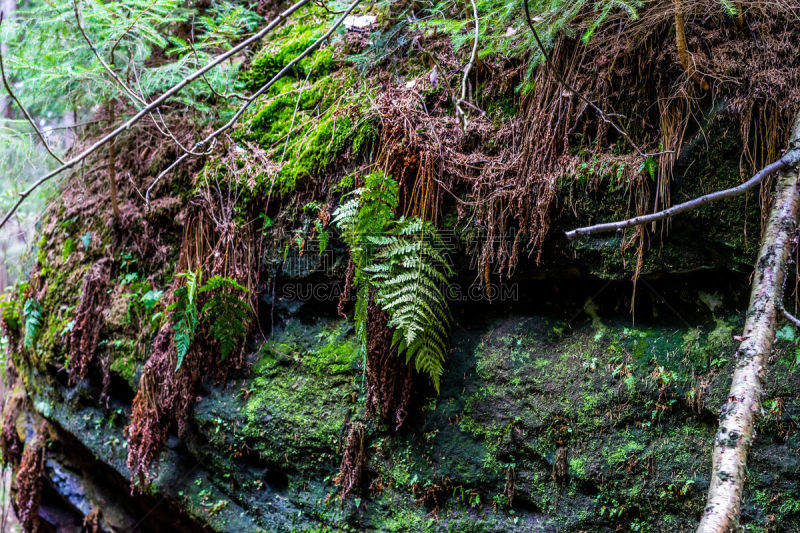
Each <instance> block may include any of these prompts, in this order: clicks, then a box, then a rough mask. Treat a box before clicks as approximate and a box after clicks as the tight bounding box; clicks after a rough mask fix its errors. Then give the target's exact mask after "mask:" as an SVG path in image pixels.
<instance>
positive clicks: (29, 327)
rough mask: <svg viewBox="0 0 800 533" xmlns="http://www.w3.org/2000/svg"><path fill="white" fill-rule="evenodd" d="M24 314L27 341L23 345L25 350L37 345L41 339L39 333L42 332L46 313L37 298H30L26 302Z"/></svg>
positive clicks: (23, 309)
mask: <svg viewBox="0 0 800 533" xmlns="http://www.w3.org/2000/svg"><path fill="white" fill-rule="evenodd" d="M22 314H23V315H24V317H25V339H24V341H23V343H24V346H25V348H28V349H30V348H33V346H34V345H35V344H36V339H38V338H39V333H40V332H41V331H42V323H43V322H44V311H43V310H42V305H41V304H40V303H39V302H38V301H36V299H35V298H28V299H27V300H25V305H24V306H23V308H22Z"/></svg>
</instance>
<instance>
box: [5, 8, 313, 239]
mask: <svg viewBox="0 0 800 533" xmlns="http://www.w3.org/2000/svg"><path fill="white" fill-rule="evenodd" d="M308 2H310V0H298V1H297V3H295V4H293V5H292V6H290V7H289V8H287V9H286V10H285V11H283V12H282V13H281V14H280V15H278V16H277V17H275V18H274V19H273V20H272V22H270V23H269V24H268V25H266V26H265V27H264V28H262V29H261V30H260V31H259V32H258V33H255V34H254V35H252V36H250V37H248V38H247V39H245V40H244V41H242V42H241V43H239V44H238V45H236V46H234V47H233V48H231V49H230V50H228V51H227V52H224V53H222V54H220V55H218V56H217V57H215V58H214V59H213V60H212V61H210V62H209V63H207V64H206V65H205V66H204V67H203V68H200V69H198V70H196V71H194V72H193V73H191V74H190V75H188V76H187V77H185V78H183V79H182V80H181V81H180V82H178V83H177V84H175V85H173V86H172V88H170V89H168V90H167V91H165V92H164V93H163V94H162V95H161V96H159V97H158V98H156V99H155V100H153V101H152V102H151V103H150V104H148V105H147V106H145V107H144V108H142V109H141V110H140V111H139V112H137V113H136V114H135V115H133V116H132V117H131V118H129V119H128V120H126V121H125V122H123V123H122V124H120V125H119V126H118V127H117V128H116V129H114V130H113V131H111V132H109V133H108V134H106V135H105V136H103V137H102V138H101V139H99V140H98V141H97V142H95V143H94V144H93V145H91V146H90V147H89V148H87V149H86V150H84V151H83V152H81V153H79V154H78V155H76V156H75V157H73V158H72V159H70V160H69V161H66V162H64V164H62V165H61V166H60V167H58V168H56V169H54V170H52V171H50V172H48V173H47V174H45V175H44V176H42V177H41V178H39V179H38V180H37V181H36V182H34V183H33V185H31V186H30V187H28V188H27V189H26V190H25V191H23V192H21V193H20V195H19V198H17V201H16V203H15V204H14V205H13V206H12V207H11V209H9V210H8V211H7V212H6V214H5V215H4V216H3V219H2V220H0V228H2V227H3V226H5V225H6V223H7V222H8V220H9V219H10V218H11V215H13V214H14V212H15V211H16V210H17V209H18V208H19V206H20V205H21V204H22V202H23V201H25V199H26V198H27V197H28V196H30V195H31V193H32V192H33V191H35V190H36V189H37V188H39V187H40V186H41V185H42V184H43V183H45V182H47V181H48V180H50V179H52V178H53V177H55V176H58V175H59V174H61V173H62V172H64V171H65V170H69V169H71V168H72V167H74V166H75V165H77V164H78V163H80V162H82V161H83V160H85V159H86V158H87V157H89V156H90V155H92V154H93V153H95V152H96V151H98V150H99V149H100V148H102V147H103V146H104V145H105V144H106V143H108V142H109V141H111V140H113V139H115V138H116V137H117V136H118V135H120V134H121V133H122V132H124V131H126V130H127V129H129V128H130V127H131V126H133V125H134V124H136V123H137V122H139V121H140V120H141V119H142V118H143V117H144V116H145V115H147V114H148V113H150V112H151V111H153V110H154V109H156V108H158V107H160V106H161V105H162V104H163V103H164V102H166V101H167V100H169V99H170V98H171V97H173V96H175V95H176V94H177V93H178V92H180V91H181V89H183V88H184V87H186V86H187V85H189V84H190V83H192V82H194V81H196V80H197V79H198V78H200V77H201V76H202V75H203V74H205V73H206V72H208V71H209V70H211V69H212V68H214V67H216V66H217V65H219V64H220V63H222V62H223V61H225V60H226V59H228V58H230V57H232V56H233V55H235V54H237V53H238V52H240V51H241V50H243V49H244V48H246V47H248V46H249V45H251V44H253V43H254V42H256V41H258V40H259V39H261V38H262V37H263V36H264V35H266V34H267V33H269V32H270V31H271V30H273V29H274V28H275V27H276V26H278V25H279V24H281V23H282V22H283V21H285V20H286V19H287V18H288V17H289V16H291V15H292V14H293V13H294V12H295V11H297V10H298V9H300V8H301V7H303V6H304V5H306V4H307V3H308Z"/></svg>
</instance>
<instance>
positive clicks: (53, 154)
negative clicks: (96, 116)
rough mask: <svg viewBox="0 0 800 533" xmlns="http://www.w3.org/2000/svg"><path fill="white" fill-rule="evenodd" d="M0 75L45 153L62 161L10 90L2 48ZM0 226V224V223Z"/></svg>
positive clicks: (1, 21)
mask: <svg viewBox="0 0 800 533" xmlns="http://www.w3.org/2000/svg"><path fill="white" fill-rule="evenodd" d="M3 14H4V13H3V12H2V11H0V25H2V24H3ZM0 76H2V78H3V85H4V86H5V88H6V92H7V93H8V95H9V96H10V97H11V99H12V100H14V103H16V104H17V106H18V107H19V108H20V110H21V111H22V114H23V115H25V119H26V120H27V121H28V122H29V123H30V125H31V126H32V127H33V130H34V131H35V132H36V135H38V136H39V139H40V140H41V141H42V144H43V145H44V148H45V150H47V153H49V154H50V155H51V156H53V158H54V159H55V160H56V161H58V162H59V163H63V162H64V160H63V159H61V158H60V157H58V156H57V155H56V154H55V152H53V150H52V149H51V148H50V145H49V144H48V143H47V140H46V139H45V138H44V134H43V133H42V130H40V129H39V126H37V125H36V121H35V120H33V117H31V115H30V113H28V110H27V109H25V106H24V105H22V102H20V101H19V99H18V98H17V96H16V95H15V94H14V91H12V90H11V85H10V84H9V83H8V79H6V70H5V68H4V67H3V52H2V50H0ZM0 227H2V224H0Z"/></svg>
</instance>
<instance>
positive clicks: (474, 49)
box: [456, 0, 481, 130]
mask: <svg viewBox="0 0 800 533" xmlns="http://www.w3.org/2000/svg"><path fill="white" fill-rule="evenodd" d="M470 2H472V16H473V17H474V18H475V39H474V40H473V42H472V54H470V57H469V62H468V63H467V66H466V67H464V76H463V77H462V78H461V98H460V99H459V100H458V101H457V102H456V114H457V115H458V116H459V118H460V119H461V127H462V128H463V129H464V130H466V129H467V114H466V113H465V112H464V109H463V108H462V107H461V104H462V103H468V102H467V82H468V81H469V72H470V70H472V65H473V64H475V58H476V57H477V56H478V40H479V39H480V36H481V33H480V19H479V18H478V6H477V5H475V0H470ZM470 105H471V104H470ZM471 107H475V108H476V109H477V107H476V106H472V105H471Z"/></svg>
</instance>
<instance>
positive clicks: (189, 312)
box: [167, 271, 202, 372]
mask: <svg viewBox="0 0 800 533" xmlns="http://www.w3.org/2000/svg"><path fill="white" fill-rule="evenodd" d="M178 276H179V277H182V278H184V279H185V280H186V284H185V285H183V286H181V287H179V288H177V289H175V302H174V303H172V304H171V305H170V306H169V307H167V311H173V312H174V314H173V316H172V320H173V323H174V325H173V326H172V328H173V330H174V331H175V350H176V351H177V353H178V363H177V365H176V366H175V371H176V372H177V371H178V369H179V368H180V367H181V365H182V364H183V360H184V359H185V358H186V354H187V353H188V352H189V348H190V347H191V345H192V341H194V335H195V332H196V331H197V323H198V318H199V313H198V310H197V288H198V285H200V282H201V279H202V278H201V276H202V273H201V272H200V271H197V272H194V271H189V272H183V273H181V274H178Z"/></svg>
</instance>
